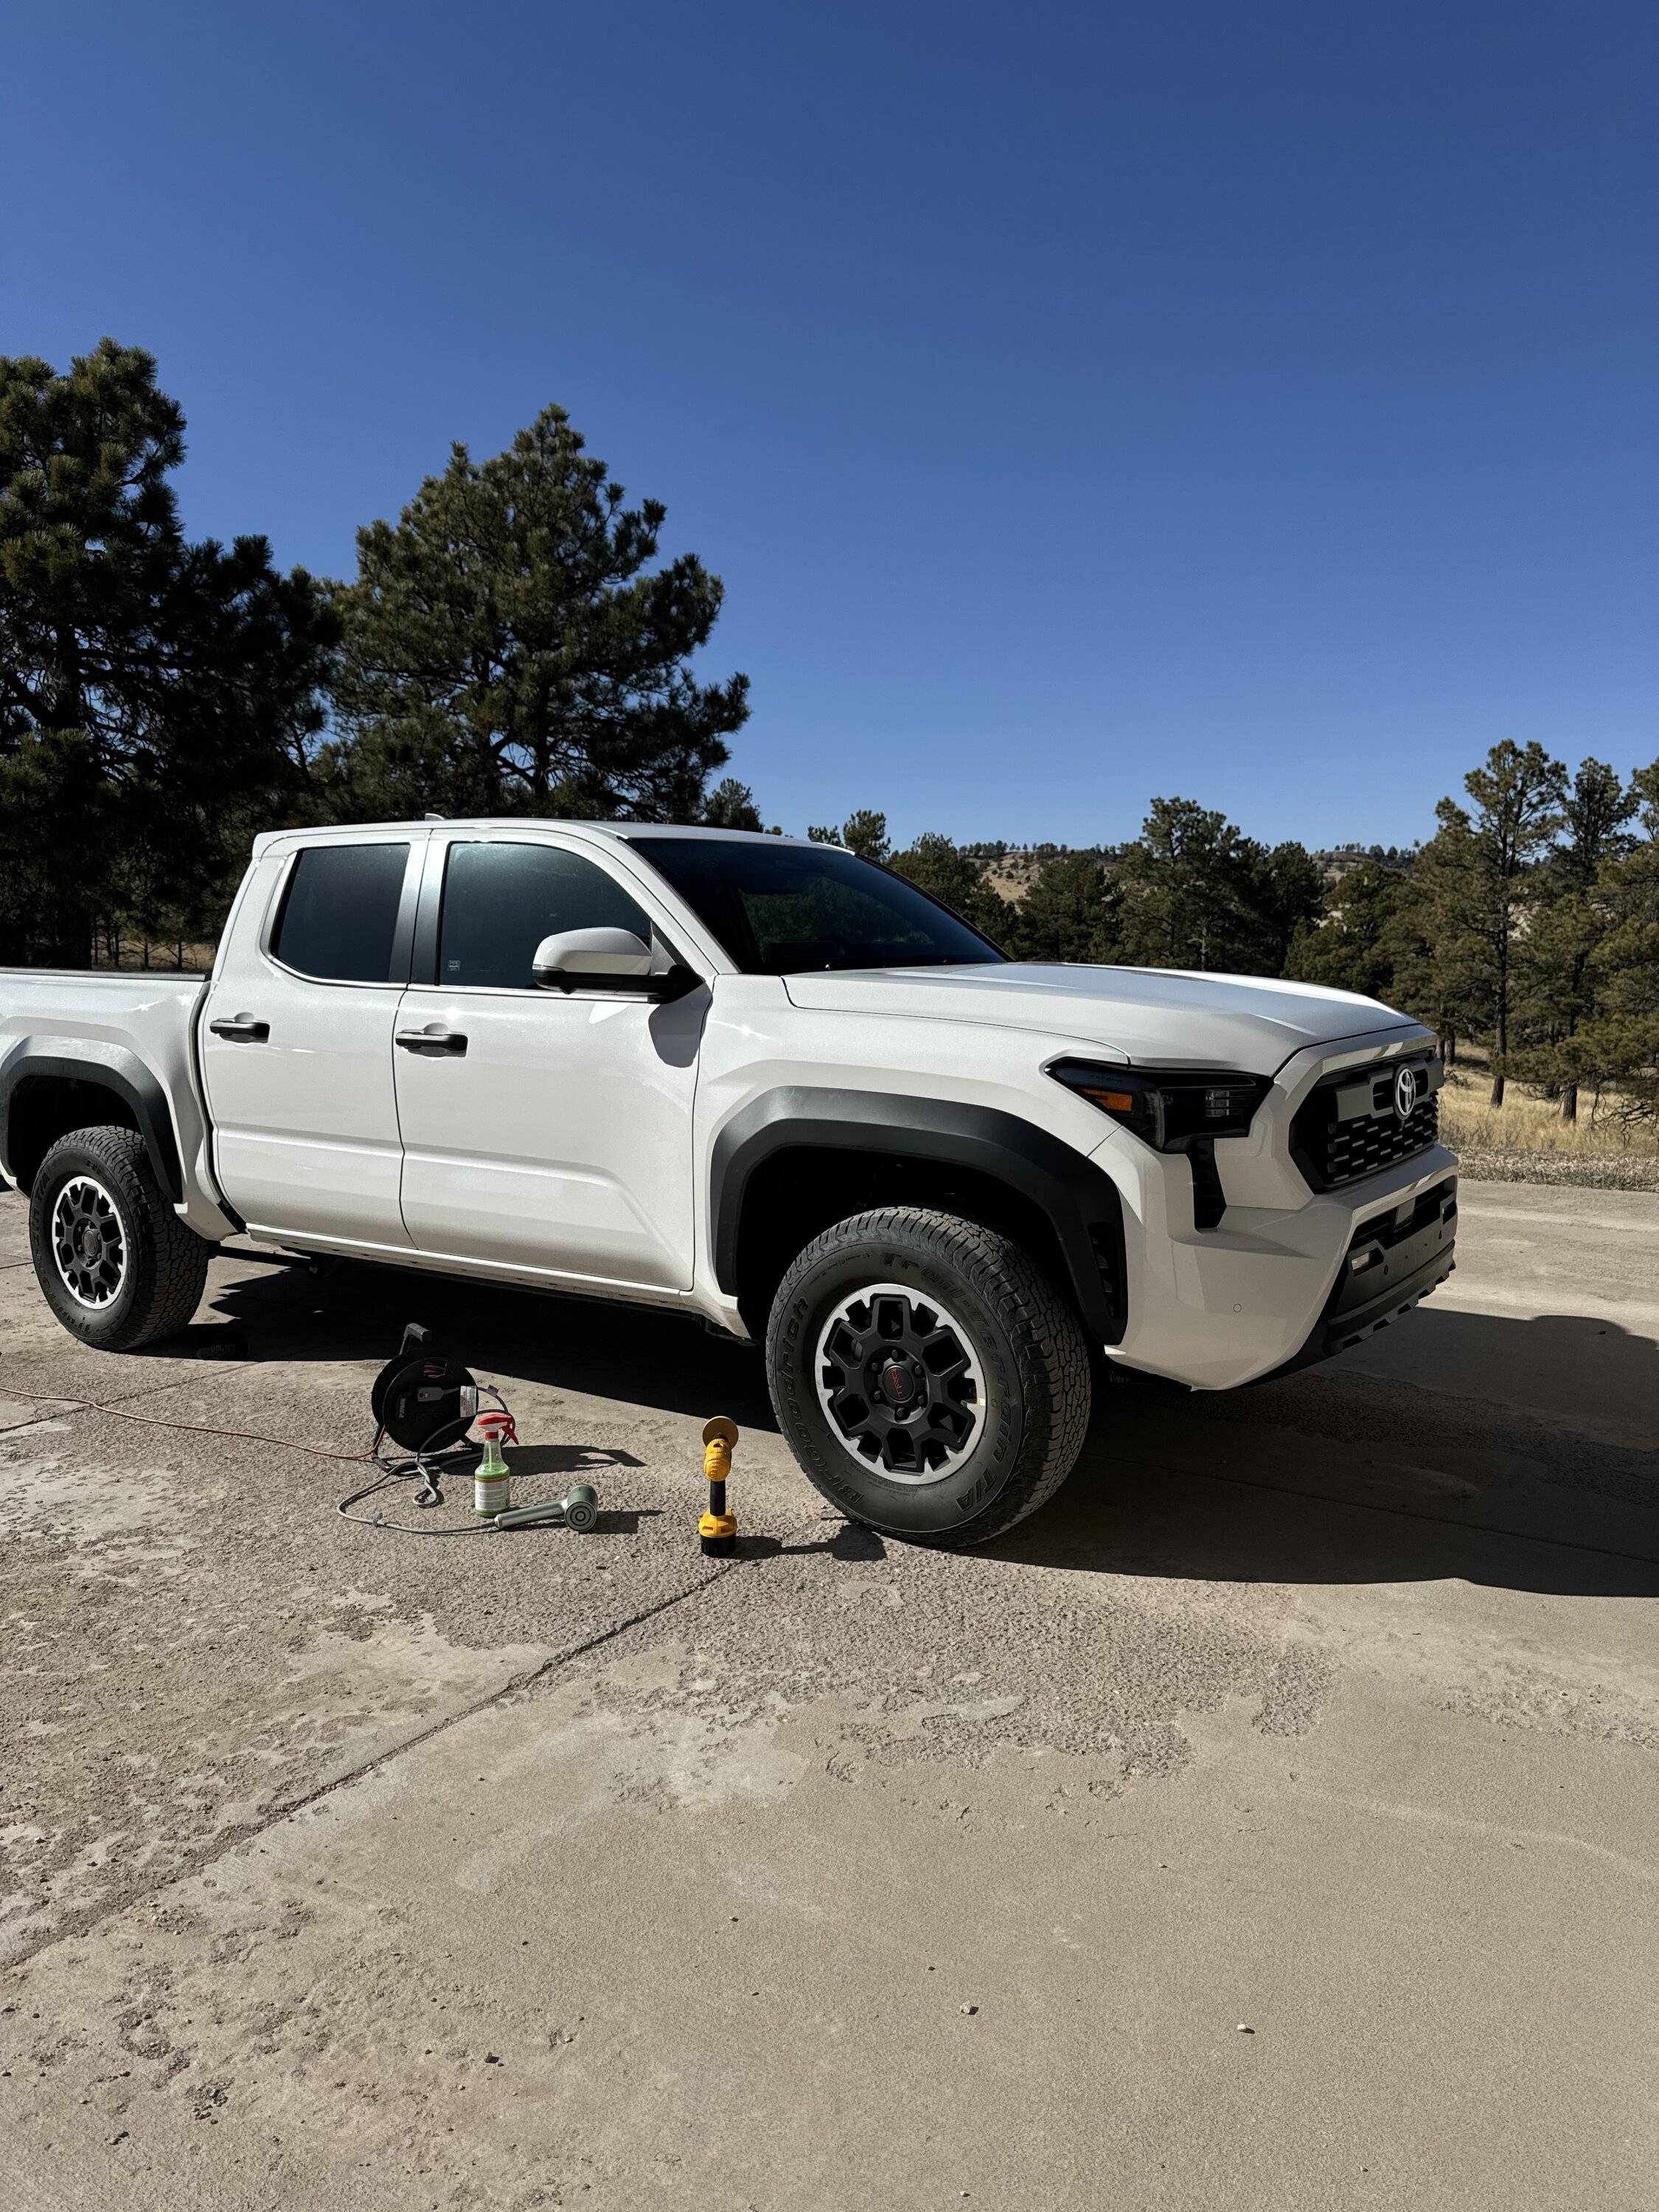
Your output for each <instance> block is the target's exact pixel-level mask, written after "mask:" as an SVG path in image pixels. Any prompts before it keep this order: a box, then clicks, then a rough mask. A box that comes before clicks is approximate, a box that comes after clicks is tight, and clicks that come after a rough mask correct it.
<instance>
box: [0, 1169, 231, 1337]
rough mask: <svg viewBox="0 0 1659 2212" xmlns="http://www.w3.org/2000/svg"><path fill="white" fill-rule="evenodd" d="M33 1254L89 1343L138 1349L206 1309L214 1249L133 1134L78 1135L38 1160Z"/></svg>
mask: <svg viewBox="0 0 1659 2212" xmlns="http://www.w3.org/2000/svg"><path fill="white" fill-rule="evenodd" d="M29 1249H30V1252H31V1255H32V1256H33V1261H34V1273H35V1276H36V1278H37V1279H38V1280H39V1282H40V1288H41V1290H42V1291H44V1292H45V1293H46V1303H47V1304H48V1305H49V1306H50V1307H51V1308H52V1311H53V1312H54V1313H55V1314H56V1315H57V1316H58V1320H59V1321H60V1322H63V1324H64V1328H66V1329H68V1330H69V1332H70V1335H71V1336H78V1337H79V1338H80V1340H81V1341H82V1344H88V1345H90V1346H92V1347H93V1349H94V1351H97V1352H133V1351H136V1350H137V1347H138V1346H140V1345H141V1344H153V1343H154V1342H155V1340H156V1339H157V1338H158V1337H164V1336H176V1335H177V1334H179V1330H180V1329H181V1328H184V1326H185V1323H186V1322H188V1321H189V1320H190V1318H191V1315H192V1314H193V1313H194V1312H195V1310H196V1309H197V1306H198V1305H199V1304H201V1298H202V1291H203V1287H204V1285H205V1283H206V1281H207V1270H208V1259H209V1256H210V1254H211V1252H212V1249H213V1248H212V1246H211V1245H210V1243H208V1242H207V1240H206V1239H205V1238H204V1237H198V1236H197V1234H196V1232H195V1231H194V1230H193V1229H189V1228H187V1227H186V1226H185V1224H184V1223H183V1222H182V1221H180V1220H179V1217H178V1215H177V1214H176V1213H175V1212H173V1207H172V1206H171V1205H170V1204H169V1202H168V1200H167V1194H166V1193H165V1192H164V1191H163V1190H162V1189H161V1186H160V1185H159V1184H158V1183H157V1182H156V1180H155V1170H154V1169H153V1168H152V1167H151V1166H150V1164H149V1153H148V1152H146V1151H145V1148H144V1140H143V1138H142V1137H140V1136H138V1135H137V1133H135V1132H134V1131H132V1130H131V1129H117V1128H108V1127H100V1128H95V1129H76V1130H73V1131H71V1133H70V1134H69V1135H68V1136H67V1137H60V1138H59V1139H58V1142H57V1143H56V1144H55V1145H54V1146H52V1150H51V1151H50V1152H48V1153H47V1154H46V1158H45V1159H44V1160H42V1161H41V1163H40V1170H39V1172H38V1173H37V1174H36V1176H35V1178H34V1182H33V1188H32V1189H31V1190H30V1193H29Z"/></svg>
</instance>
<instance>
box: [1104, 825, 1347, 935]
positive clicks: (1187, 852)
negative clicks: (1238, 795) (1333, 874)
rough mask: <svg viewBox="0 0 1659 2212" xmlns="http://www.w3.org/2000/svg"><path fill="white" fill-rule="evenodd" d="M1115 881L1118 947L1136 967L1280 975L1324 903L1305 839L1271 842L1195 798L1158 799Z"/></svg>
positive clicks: (1317, 873)
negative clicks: (1248, 833)
mask: <svg viewBox="0 0 1659 2212" xmlns="http://www.w3.org/2000/svg"><path fill="white" fill-rule="evenodd" d="M1119 882H1120V884H1121V890H1122V924H1121V926H1122V948H1123V949H1122V956H1121V957H1123V958H1124V959H1125V960H1127V961H1130V962H1132V963H1134V964H1135V965H1137V966H1140V967H1146V968H1195V969H1215V970H1218V971H1220V972H1223V973H1229V974H1235V975H1237V974H1243V975H1278V974H1279V972H1280V970H1281V968H1282V966H1283V963H1284V961H1285V957H1286V956H1287V954H1288V952H1289V950H1290V946H1291V940H1292V939H1293V938H1294V937H1295V934H1296V932H1297V927H1298V925H1299V924H1301V923H1302V922H1304V921H1307V920H1309V919H1310V918H1311V916H1312V915H1316V914H1317V912H1318V911H1319V903H1320V892H1321V883H1320V877H1319V871H1318V869H1317V867H1316V865H1315V863H1314V861H1313V860H1312V859H1311V857H1310V854H1308V853H1307V852H1306V851H1305V850H1304V848H1303V847H1302V846H1300V845H1295V844H1286V845H1279V846H1275V847H1274V848H1273V849H1272V850H1271V851H1269V850H1268V848H1267V847H1266V846H1264V845H1261V844H1258V843H1257V842H1256V841H1255V839H1254V838H1251V837H1246V836H1243V835H1242V834H1241V832H1240V831H1239V830H1238V829H1236V828H1235V827H1234V825H1233V824H1232V823H1231V822H1229V821H1228V820H1227V818H1226V817H1225V815H1223V814H1219V813H1217V812H1215V811H1212V810H1211V809H1209V808H1206V807H1202V806H1200V805H1199V804H1198V803H1197V801H1196V800H1195V799H1154V800H1153V801H1152V811H1151V812H1150V813H1149V814H1148V815H1147V817H1146V821H1145V822H1144V823H1142V825H1141V831H1140V836H1139V838H1138V839H1137V840H1136V842H1134V843H1133V844H1132V845H1129V846H1127V847H1126V848H1125V850H1124V852H1123V854H1122V860H1121V869H1120V872H1119Z"/></svg>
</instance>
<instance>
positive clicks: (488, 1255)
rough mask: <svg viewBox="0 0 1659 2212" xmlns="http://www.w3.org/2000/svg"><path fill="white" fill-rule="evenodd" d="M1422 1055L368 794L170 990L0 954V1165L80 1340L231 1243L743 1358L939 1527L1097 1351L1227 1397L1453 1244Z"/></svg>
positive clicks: (791, 1429) (1069, 1445)
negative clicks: (717, 1338) (533, 1300)
mask: <svg viewBox="0 0 1659 2212" xmlns="http://www.w3.org/2000/svg"><path fill="white" fill-rule="evenodd" d="M1440 1079H1441V1071H1440V1068H1439V1066H1438V1063H1437V1060H1436V1059H1435V1056H1434V1040H1433V1038H1432V1037H1431V1036H1430V1034H1429V1033H1428V1032H1427V1031H1426V1030H1424V1029H1423V1028H1421V1027H1420V1026H1419V1024H1417V1023H1416V1022H1414V1021H1412V1020H1410V1019H1409V1018H1407V1016H1405V1015H1403V1014H1399V1013H1395V1012H1391V1011H1390V1010H1389V1008H1388V1007H1386V1006H1380V1005H1378V1004H1377V1003H1376V1000H1370V999H1364V998H1358V997H1355V996H1352V995H1351V994H1347V993H1345V992H1340V991H1326V990H1317V989H1314V988H1311V987H1306V986H1304V985H1300V984H1295V983H1280V982H1272V981H1263V980H1258V979H1256V978H1254V977H1249V976H1240V975H1194V974H1185V973H1176V972H1171V971H1170V970H1166V969H1137V968H1081V967H1044V966H1030V965H1024V964H1021V963H1016V962H1012V961H1010V960H1008V959H1006V958H1005V957H1004V956H1003V954H1002V953H1001V952H1000V951H998V950H997V948H996V947H995V946H994V945H992V944H991V943H989V942H988V941H987V939H984V938H982V937H981V936H980V935H978V934H977V933H975V931H974V930H972V929H970V928H969V927H968V926H967V924H966V923H965V922H963V921H961V920H960V919H959V918H958V917H957V915H954V914H952V913H951V912H950V911H949V910H948V909H947V908H945V907H942V906H940V905H939V904H938V903H937V902H934V901H933V900H932V899H930V898H928V897H927V896H925V895H924V894H923V893H922V892H921V891H920V890H917V889H916V888H915V886H914V885H912V884H908V883H907V882H905V881H904V880H903V879H902V878H900V877H898V876H896V875H892V874H890V873H889V872H887V871H886V870H884V869H882V868H878V867H874V866H871V865H870V864H869V863H867V862H866V861H863V860H858V859H856V858H854V856H853V855H852V854H848V853H845V852H842V851H841V850H840V849H839V848H835V847H830V846H824V845H817V844H811V843H805V842H796V841H795V840H793V839H787V838H779V837H769V836H744V835H741V834H737V833H732V832H728V831H725V830H708V829H659V828H652V827H647V826H644V825H633V824H611V825H605V824H599V823H562V822H546V823H544V822H536V821H478V822H448V821H446V822H427V823H390V824H386V825H384V826H376V827H373V828H352V829H328V830H312V829H307V830H288V831H282V832H278V833H276V834H275V835H272V836H264V837H261V838H260V839H258V841H257V842H256V844H255V847H254V852H253V858H252V864H251V866H249V869H248V872H247V875H246V878H245V879H244V881H243V883H242V885H241V888H240V891H239V892H238V894H237V897H236V901H235V904H234V907H233V908H232V911H231V915H230V918H229V921H228V925H227V927H226V929H225V933H224V938H223V940H222V944H221V945H220V948H219V954H218V958H217V960H216V963H215V966H214V969H213V973H212V975H210V977H208V978H207V979H206V980H205V981H204V980H203V979H202V978H200V977H188V976H180V975H150V974H146V975H130V974H91V973H80V972H74V973H65V972H62V971H49V970H40V971H37V970H27V969H6V970H0V1168H3V1170H4V1173H5V1175H6V1176H7V1177H8V1178H9V1180H10V1181H11V1182H14V1183H15V1184H16V1185H17V1186H18V1187H19V1188H21V1189H22V1190H25V1191H27V1193H28V1194H29V1202H30V1215H29V1221H30V1234H31V1242H32V1248H33V1259H34V1266H35V1270H36V1273H37V1274H38V1275H39V1278H40V1287H41V1289H42V1291H44V1293H45V1295H46V1298H47V1299H48V1301H49V1302H50V1304H51V1305H52V1309H53V1310H54V1312H55V1313H56V1314H57V1316H58V1319H59V1320H60V1321H61V1322H63V1323H64V1327H65V1328H68V1329H70V1331H72V1332H73V1334H75V1335H76V1336H77V1337H79V1338H80V1339H81V1340H82V1341H83V1342H85V1343H87V1344H89V1345H94V1346H104V1347H106V1348H107V1349H109V1350H111V1351H120V1350H125V1349H128V1348H131V1347H133V1346H138V1345H141V1344H144V1343H148V1342H149V1341H151V1340H155V1339H156V1338H158V1337H162V1336H166V1335H167V1334H171V1333H174V1332H176V1331H178V1330H179V1329H181V1328H183V1327H184V1326H185V1323H186V1322H188V1321H189V1320H190V1318H191V1315H192V1314H193V1312H194V1311H195V1310H196V1307H197V1303H198V1301H199V1299H200V1297H201V1295H202V1290H203V1285H204V1276H205V1271H206V1267H207V1262H208V1257H209V1255H210V1251H211V1250H212V1249H213V1247H214V1246H215V1245H216V1243H220V1242H221V1241H222V1240H223V1239H224V1238H226V1237H230V1236H233V1235H235V1234H237V1233H239V1232H241V1231H246V1232H247V1233H248V1234H249V1235H250V1236H252V1237H256V1238H258V1239H259V1240H260V1241H261V1242H264V1243H270V1244H275V1245H277V1246H280V1247H282V1248H283V1249H288V1250H291V1251H298V1252H304V1253H313V1254H327V1255H347V1256H356V1257H358V1258H361V1259H362V1260H365V1261H374V1262H377V1263H382V1264H392V1265H395V1266H400V1267H413V1268H422V1269H428V1270H431V1271H434V1272H436V1273H441V1274H450V1275H469V1276H473V1277H485V1278H488V1279H491V1280H493V1281H496V1282H503V1283H511V1284H520V1285H525V1286H526V1287H527V1288H535V1289H542V1290H551V1291H562V1292H566V1293H570V1292H575V1293H580V1294H585V1295H589V1296H597V1297H605V1298H611V1299H617V1300H626V1301H630V1302H633V1303H635V1304H648V1305H653V1306H662V1307H671V1308H678V1309H680V1310H685V1311H688V1312H690V1313H692V1314H696V1315H699V1316H702V1318H703V1319H704V1320H705V1321H707V1322H710V1323H712V1324H713V1325H714V1326H715V1327H716V1328H720V1329H722V1330H726V1331H729V1332H730V1333H731V1334H733V1335H735V1336H738V1337H741V1338H746V1339H752V1340H757V1341H759V1342H763V1344H764V1346H765V1358H766V1362H767V1368H768V1375H769V1383H770V1387H771V1390H772V1395H773V1400H774V1403H775V1407H776V1409H777V1415H778V1419H779V1421H780V1423H781V1426H782V1430H783V1433H784V1435H785V1436H786V1437H787V1439H788V1442H789V1443H790V1445H791V1447H792V1448H793V1450H794V1452H795V1454H796V1455H797V1457H798V1458H799V1462H800V1463H801V1466H802V1468H804V1469H805V1473H806V1474H807V1475H808V1476H809V1477H810V1479H811V1480H812V1481H813V1482H814V1483H815V1484H817V1486H818V1488H819V1489H820V1490H822V1491H823V1492H824V1493H825V1494H826V1496H828V1497H829V1498H831V1499H832V1500H834V1502H835V1503H836V1504H837V1505H838V1506H840V1507H841V1508H842V1510H845V1511H846V1512H847V1513H848V1514H849V1515H851V1516H854V1517H855V1518H857V1519H859V1520H861V1521H864V1522H869V1523H871V1524H872V1526H874V1527H876V1528H880V1529H883V1530H886V1531H888V1532H890V1533H892V1534H896V1535H901V1536H904V1537H908V1538H909V1539H911V1540H912V1541H917V1542H923V1543H933V1544H940V1545H948V1546H952V1547H960V1546H965V1545H969V1544H975V1543H980V1542H982V1541H985V1540H986V1539H987V1538H988V1537H991V1536H994V1535H996V1534H999V1533H1000V1531H1001V1530H1003V1529H1005V1528H1008V1527H1010V1526H1011V1525H1012V1523H1013V1522H1016V1521H1018V1520H1019V1519H1020V1518H1021V1517H1022V1516H1024V1515H1025V1514H1027V1513H1029V1512H1030V1511H1031V1510H1032V1509H1033V1508H1034V1507H1035V1506H1036V1505H1038V1504H1041V1503H1042V1500H1043V1499H1044V1498H1047V1497H1048V1496H1049V1495H1050V1494H1051V1493H1052V1492H1054V1490H1055V1489H1057V1488H1058V1487H1059V1486H1060V1483H1061V1482H1062V1481H1063V1480H1065V1478H1066V1474H1068V1473H1069V1472H1070V1470H1071V1468H1072V1465H1073V1462H1074V1461H1075V1459H1076V1457H1077V1455H1078V1452H1079V1448H1080V1446H1081V1444H1082V1442H1083V1437H1084V1431H1085V1425H1086V1424H1087V1420H1088V1417H1089V1407H1090V1396H1091V1383H1093V1381H1094V1380H1096V1379H1097V1377H1098V1376H1100V1375H1102V1374H1103V1373H1105V1372H1106V1371H1108V1370H1109V1366H1110V1365H1111V1364H1117V1365H1121V1366H1123V1367H1127V1368H1134V1369H1139V1370H1143V1371H1146V1372H1148V1373H1151V1374H1153V1375H1158V1376H1167V1377H1170V1378H1172V1379H1174V1380H1176V1381H1177V1382H1181V1383H1188V1384H1189V1385H1191V1386H1192V1387H1193V1388H1194V1389H1206V1390H1217V1389H1232V1388H1234V1387H1235V1386H1237V1385H1238V1384H1241V1383H1250V1382H1253V1381H1256V1380H1258V1379H1260V1378H1261V1376H1267V1375H1271V1374H1275V1373H1279V1372H1281V1371H1282V1370H1285V1369H1286V1368H1289V1367H1293V1366H1296V1365H1298V1364H1304V1363H1306V1362H1308V1361H1311V1360H1315V1359H1318V1358H1323V1357H1325V1356H1327V1355H1328V1354H1329V1353H1331V1352H1334V1351H1337V1350H1340V1348H1341V1347H1342V1346H1346V1345H1349V1344H1352V1343H1353V1342H1354V1341H1356V1340H1358V1338H1359V1337H1361V1336H1363V1335H1364V1334H1366V1333H1367V1331H1369V1330H1370V1329H1374V1328H1380V1327H1382V1326H1383V1324H1384V1323H1386V1322H1389V1321H1391V1320H1393V1319H1394V1318H1395V1316H1397V1315H1399V1314H1401V1313H1403V1312H1404V1311H1405V1310H1407V1308H1408V1307H1410V1306H1412V1305H1413V1304H1415V1303H1416V1302H1417V1300H1418V1299H1419V1298H1420V1297H1423V1296H1424V1294H1425V1292H1426V1291H1431V1290H1432V1289H1433V1288H1434V1286H1435V1285H1437V1283H1439V1282H1441V1281H1443V1279H1444V1278H1445V1277H1446V1275H1447V1274H1449V1272H1450V1270H1451V1266H1452V1241H1453V1237H1454V1233H1455V1222H1456V1186H1455V1177H1454V1170H1455V1166H1456V1161H1455V1158H1453V1156H1452V1154H1451V1153H1450V1152H1447V1151H1446V1150H1445V1149H1444V1148H1443V1146H1441V1144H1440V1143H1439V1141H1438V1137H1437V1098H1436V1095H1435V1094H1436V1091H1437V1088H1438V1086H1439V1084H1440Z"/></svg>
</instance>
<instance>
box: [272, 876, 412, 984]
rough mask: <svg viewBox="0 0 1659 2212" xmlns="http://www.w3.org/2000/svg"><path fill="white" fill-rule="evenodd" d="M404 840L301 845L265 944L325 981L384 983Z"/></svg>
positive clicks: (387, 977) (286, 960)
mask: <svg viewBox="0 0 1659 2212" xmlns="http://www.w3.org/2000/svg"><path fill="white" fill-rule="evenodd" d="M408 860H409V848H408V846H407V845H379V844H376V845H307V846H306V847H305V848H304V849H303V850H302V851H301V854H300V857H299V859H298V860H295V863H294V872H293V873H292V874H291V875H290V876H289V879H288V895H287V896H286V897H285V898H284V899H283V911H282V914H281V915H280V916H279V917H278V919H277V923H276V934H275V936H274V937H273V938H272V939H271V943H270V949H271V951H272V952H273V953H275V955H276V957H277V959H279V960H280V961H281V962H282V963H283V966H284V967H285V968H294V969H298V971H299V972H300V974H301V975H317V976H320V977H321V978H322V980H323V981H325V982H329V983H386V982H389V981H391V978H392V940H393V939H394V938H395V937H396V935H397V933H398V902H399V900H400V899H401V898H402V896H403V890H404V868H405V866H406V865H407V863H408Z"/></svg>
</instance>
